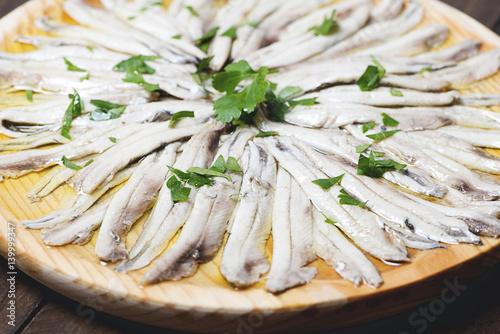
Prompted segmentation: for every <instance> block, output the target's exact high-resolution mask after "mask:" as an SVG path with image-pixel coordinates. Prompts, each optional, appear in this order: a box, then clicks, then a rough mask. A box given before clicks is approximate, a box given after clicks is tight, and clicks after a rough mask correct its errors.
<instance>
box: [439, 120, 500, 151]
mask: <svg viewBox="0 0 500 334" xmlns="http://www.w3.org/2000/svg"><path fill="white" fill-rule="evenodd" d="M438 131H439V132H442V133H446V134H448V135H450V136H453V137H455V138H458V139H460V140H463V141H465V142H467V143H469V144H471V145H474V146H477V147H489V148H499V149H500V131H498V130H484V129H477V128H467V127H464V126H458V125H450V126H444V127H442V128H440V129H438Z"/></svg>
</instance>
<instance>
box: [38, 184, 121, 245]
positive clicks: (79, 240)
mask: <svg viewBox="0 0 500 334" xmlns="http://www.w3.org/2000/svg"><path fill="white" fill-rule="evenodd" d="M111 198H112V196H111V194H109V195H105V196H104V198H102V199H100V200H99V201H98V202H97V203H95V204H94V205H92V206H91V207H90V209H88V210H87V211H85V212H84V214H82V215H81V216H79V217H76V218H75V219H73V220H72V221H70V222H66V223H63V224H59V225H56V226H53V227H50V228H44V229H42V233H43V234H42V240H43V242H44V243H45V244H47V245H49V246H64V245H67V244H70V243H71V244H76V245H85V244H86V243H88V242H89V241H90V239H91V238H92V235H93V233H94V231H95V230H96V229H97V228H99V226H100V225H101V222H102V220H103V219H104V215H105V214H106V210H107V209H108V206H109V202H110V201H111Z"/></svg>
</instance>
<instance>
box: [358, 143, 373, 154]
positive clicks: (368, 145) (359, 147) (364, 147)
mask: <svg viewBox="0 0 500 334" xmlns="http://www.w3.org/2000/svg"><path fill="white" fill-rule="evenodd" d="M370 146H372V144H364V145H359V146H357V147H356V153H364V152H365V151H366V150H367V149H368V148H369V147H370Z"/></svg>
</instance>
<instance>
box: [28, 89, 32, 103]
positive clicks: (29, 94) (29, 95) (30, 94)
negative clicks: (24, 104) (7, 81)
mask: <svg viewBox="0 0 500 334" xmlns="http://www.w3.org/2000/svg"><path fill="white" fill-rule="evenodd" d="M26 100H28V102H33V91H32V90H31V89H27V90H26Z"/></svg>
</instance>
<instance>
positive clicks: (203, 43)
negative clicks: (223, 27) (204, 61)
mask: <svg viewBox="0 0 500 334" xmlns="http://www.w3.org/2000/svg"><path fill="white" fill-rule="evenodd" d="M218 30H219V27H215V28H212V29H210V30H209V31H208V32H207V33H206V34H205V35H204V36H202V37H200V38H199V39H197V40H195V41H194V42H195V43H196V45H198V47H199V48H200V49H201V50H202V51H203V52H205V53H206V52H207V51H208V48H209V47H210V44H212V40H213V39H214V37H215V35H216V34H217V31H218Z"/></svg>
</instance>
